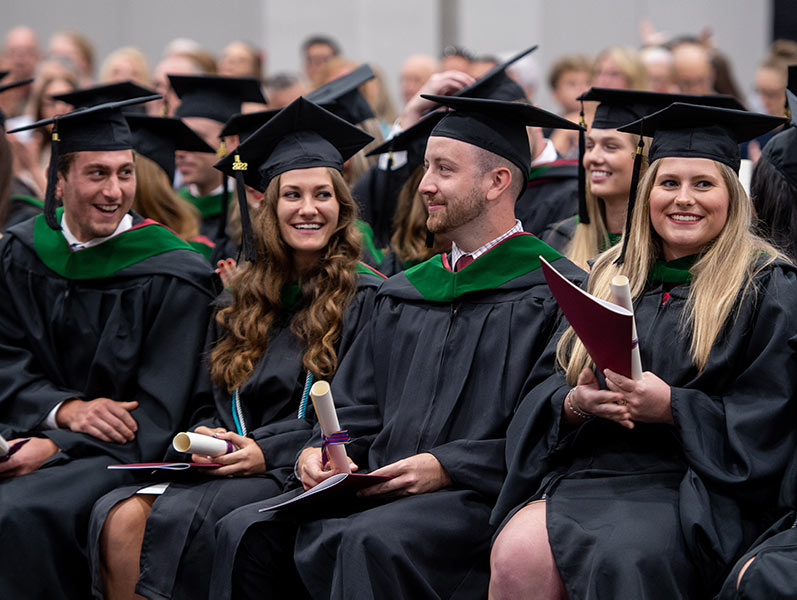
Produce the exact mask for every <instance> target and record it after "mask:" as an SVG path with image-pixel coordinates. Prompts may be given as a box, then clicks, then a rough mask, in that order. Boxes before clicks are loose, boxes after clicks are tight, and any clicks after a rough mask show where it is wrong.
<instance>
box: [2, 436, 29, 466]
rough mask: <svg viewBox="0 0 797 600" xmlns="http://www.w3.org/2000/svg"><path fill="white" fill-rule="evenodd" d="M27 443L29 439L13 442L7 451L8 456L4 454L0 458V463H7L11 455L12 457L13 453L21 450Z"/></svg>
mask: <svg viewBox="0 0 797 600" xmlns="http://www.w3.org/2000/svg"><path fill="white" fill-rule="evenodd" d="M29 441H30V438H26V439H24V440H19V441H18V442H15V443H13V444H11V447H10V448H9V449H8V454H6V455H5V456H3V457H2V458H0V462H6V461H7V460H8V459H9V458H11V456H12V455H13V454H14V453H15V452H16V451H17V450H19V449H20V448H22V446H24V445H25V444H27V443H28V442H29Z"/></svg>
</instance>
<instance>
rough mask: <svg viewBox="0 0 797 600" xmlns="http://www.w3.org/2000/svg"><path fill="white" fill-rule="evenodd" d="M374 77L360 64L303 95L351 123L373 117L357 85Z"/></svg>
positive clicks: (367, 68)
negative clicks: (349, 71)
mask: <svg viewBox="0 0 797 600" xmlns="http://www.w3.org/2000/svg"><path fill="white" fill-rule="evenodd" d="M373 78H374V72H373V70H371V67H370V66H369V65H367V64H364V65H360V66H359V67H357V68H356V69H354V71H352V72H351V73H347V74H346V75H343V76H342V77H338V78H337V79H333V80H332V81H330V82H328V83H325V84H324V85H322V86H321V87H319V88H318V89H316V90H313V91H312V92H310V93H309V94H307V95H306V96H305V98H306V99H307V100H309V101H310V102H313V103H315V104H318V105H319V106H321V107H323V108H325V109H327V110H328V111H329V112H331V113H334V114H336V115H337V116H339V117H340V118H341V119H345V120H347V121H348V122H349V123H351V124H352V125H357V124H358V123H362V122H363V121H365V120H366V119H373V118H374V111H373V110H372V109H371V105H370V104H368V101H367V100H366V99H365V97H364V96H363V95H362V94H361V93H360V90H359V89H358V88H359V86H361V85H362V84H364V83H365V82H366V81H369V80H371V79H373Z"/></svg>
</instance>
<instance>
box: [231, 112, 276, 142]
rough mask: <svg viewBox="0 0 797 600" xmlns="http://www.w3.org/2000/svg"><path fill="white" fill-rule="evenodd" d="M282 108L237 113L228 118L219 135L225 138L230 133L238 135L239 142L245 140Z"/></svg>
mask: <svg viewBox="0 0 797 600" xmlns="http://www.w3.org/2000/svg"><path fill="white" fill-rule="evenodd" d="M280 110H282V109H279V108H275V109H271V110H260V111H257V112H252V113H238V114H235V115H233V116H231V117H230V118H229V119H228V120H227V122H226V123H225V124H224V128H223V129H222V130H221V133H220V134H219V135H220V136H221V137H223V138H224V137H227V136H228V135H237V136H238V140H239V142H243V141H244V140H245V139H246V138H248V137H249V136H250V135H252V134H253V133H254V132H255V131H257V130H258V129H260V128H261V127H262V126H263V125H265V124H266V123H268V122H269V121H270V120H271V118H272V117H273V116H275V115H276V114H277V113H278V112H279V111H280Z"/></svg>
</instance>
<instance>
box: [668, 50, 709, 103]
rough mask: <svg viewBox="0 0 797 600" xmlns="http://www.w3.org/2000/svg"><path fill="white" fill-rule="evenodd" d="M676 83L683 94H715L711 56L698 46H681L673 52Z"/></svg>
mask: <svg viewBox="0 0 797 600" xmlns="http://www.w3.org/2000/svg"><path fill="white" fill-rule="evenodd" d="M673 71H674V74H675V83H676V85H677V86H678V89H679V90H680V91H681V93H683V94H713V93H714V68H713V67H712V66H711V56H710V54H709V52H708V50H706V49H705V48H703V47H702V46H699V45H697V44H681V45H680V46H677V47H676V48H675V49H674V50H673Z"/></svg>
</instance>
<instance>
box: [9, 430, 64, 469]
mask: <svg viewBox="0 0 797 600" xmlns="http://www.w3.org/2000/svg"><path fill="white" fill-rule="evenodd" d="M19 441H22V440H8V445H9V446H11V445H13V444H15V443H16V442H19ZM56 452H58V446H56V445H55V442H53V441H52V440H51V439H49V438H31V439H30V440H29V441H28V443H26V444H25V445H24V446H22V447H21V448H20V449H19V450H18V451H17V452H15V453H14V455H13V456H12V457H11V458H9V459H8V460H7V461H6V462H2V463H0V477H18V476H19V475H25V474H26V473H31V472H33V471H35V470H36V469H38V468H39V467H40V466H42V465H43V464H44V462H45V461H46V460H47V459H48V458H50V457H51V456H52V455H53V454H55V453H56Z"/></svg>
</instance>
